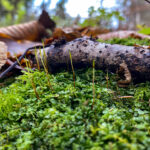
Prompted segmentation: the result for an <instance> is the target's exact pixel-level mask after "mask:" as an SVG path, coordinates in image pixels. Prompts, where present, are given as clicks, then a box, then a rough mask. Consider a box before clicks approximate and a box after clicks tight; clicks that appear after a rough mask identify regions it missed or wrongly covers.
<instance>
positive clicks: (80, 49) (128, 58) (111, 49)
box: [38, 37, 150, 81]
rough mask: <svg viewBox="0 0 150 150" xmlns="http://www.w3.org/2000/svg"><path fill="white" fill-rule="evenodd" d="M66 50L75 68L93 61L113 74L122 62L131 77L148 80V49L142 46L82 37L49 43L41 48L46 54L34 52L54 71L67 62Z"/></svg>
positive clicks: (98, 66)
mask: <svg viewBox="0 0 150 150" xmlns="http://www.w3.org/2000/svg"><path fill="white" fill-rule="evenodd" d="M69 51H70V53H71V56H72V62H73V66H74V67H75V68H76V67H78V68H81V67H89V66H92V62H93V60H95V67H96V68H98V69H103V70H109V71H110V72H114V73H115V72H116V71H117V70H118V69H119V66H120V64H121V63H123V62H125V63H126V65H127V67H128V69H129V71H130V73H131V76H132V78H134V79H137V80H138V81H145V80H150V49H145V48H142V47H133V46H123V45H117V44H114V45H111V44H105V43H100V42H97V41H95V40H93V39H90V38H85V37H84V38H79V39H76V40H73V41H71V42H68V43H66V44H63V45H57V46H54V45H51V46H50V47H48V48H45V54H46V57H44V53H43V56H41V54H40V53H38V59H39V61H41V57H42V58H43V59H44V60H45V59H47V64H48V69H49V70H52V71H56V70H57V69H59V68H62V67H67V66H68V64H70V55H69Z"/></svg>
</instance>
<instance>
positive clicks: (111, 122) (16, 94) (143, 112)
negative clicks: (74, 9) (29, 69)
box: [0, 69, 150, 149]
mask: <svg viewBox="0 0 150 150" xmlns="http://www.w3.org/2000/svg"><path fill="white" fill-rule="evenodd" d="M92 75H93V72H92V69H84V70H83V69H82V70H76V87H75V88H74V82H73V77H72V76H73V75H72V73H69V72H65V71H63V72H61V73H57V74H55V75H49V79H50V82H51V84H52V87H53V88H52V90H51V89H50V88H49V86H48V79H47V77H46V74H45V72H39V71H35V72H33V73H32V77H33V81H31V80H30V79H29V77H31V73H25V74H24V75H22V76H20V77H19V78H18V79H17V81H16V82H15V83H13V84H12V85H10V86H9V87H7V88H3V89H1V91H2V92H1V94H0V97H1V103H0V107H1V108H3V111H2V109H1V116H0V118H1V121H0V122H1V123H0V145H1V148H2V149H5V148H7V147H8V148H9V149H37V148H40V149H110V148H112V149H146V148H148V147H149V144H150V141H149V138H150V134H149V130H150V127H149V121H150V118H149V110H150V109H149V108H150V107H149V101H148V100H149V98H150V94H149V93H150V90H149V89H150V84H149V83H145V84H139V85H137V86H138V87H135V86H133V85H131V86H130V87H129V88H127V89H123V88H118V87H117V85H116V80H115V78H116V77H115V75H112V74H109V75H108V76H109V78H110V80H109V85H108V87H109V88H108V89H107V88H106V87H107V82H106V79H105V73H103V72H102V71H100V70H96V72H95V104H94V108H93V109H92V102H93V94H92V92H93V89H92ZM32 82H34V83H35V86H36V91H37V92H38V94H39V97H40V98H39V99H37V97H36V94H35V92H34V90H33V88H32ZM121 95H122V96H124V95H131V96H133V98H131V99H122V100H121V99H119V98H118V96H121ZM5 108H7V109H5Z"/></svg>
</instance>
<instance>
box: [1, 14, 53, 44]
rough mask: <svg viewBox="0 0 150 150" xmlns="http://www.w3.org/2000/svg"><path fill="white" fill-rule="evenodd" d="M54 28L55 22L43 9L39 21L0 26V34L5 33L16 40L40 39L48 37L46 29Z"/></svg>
mask: <svg viewBox="0 0 150 150" xmlns="http://www.w3.org/2000/svg"><path fill="white" fill-rule="evenodd" d="M54 28H55V22H54V21H53V20H51V18H50V17H49V16H48V13H47V12H46V11H43V12H42V14H41V16H40V18H39V20H38V21H31V22H28V23H23V24H18V25H12V26H8V27H3V28H0V36H1V35H5V36H7V38H8V37H11V38H12V39H14V40H29V41H40V40H41V39H42V38H43V37H48V33H47V31H46V29H51V30H52V31H53V30H54ZM1 37H4V36H1Z"/></svg>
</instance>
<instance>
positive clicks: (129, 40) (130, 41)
mask: <svg viewBox="0 0 150 150" xmlns="http://www.w3.org/2000/svg"><path fill="white" fill-rule="evenodd" d="M98 41H99V42H105V43H108V44H121V45H127V46H134V45H141V46H142V45H147V46H149V45H150V41H149V39H143V40H141V39H135V38H131V37H129V38H124V39H119V38H113V39H110V40H106V41H104V40H101V39H98Z"/></svg>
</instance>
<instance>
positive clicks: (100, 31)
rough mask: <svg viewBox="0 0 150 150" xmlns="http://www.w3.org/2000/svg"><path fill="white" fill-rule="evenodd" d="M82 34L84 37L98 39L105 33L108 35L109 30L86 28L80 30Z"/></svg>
mask: <svg viewBox="0 0 150 150" xmlns="http://www.w3.org/2000/svg"><path fill="white" fill-rule="evenodd" d="M79 31H80V32H81V34H82V36H92V37H97V35H99V34H103V33H108V32H109V30H107V29H101V28H97V27H85V28H83V29H79Z"/></svg>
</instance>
